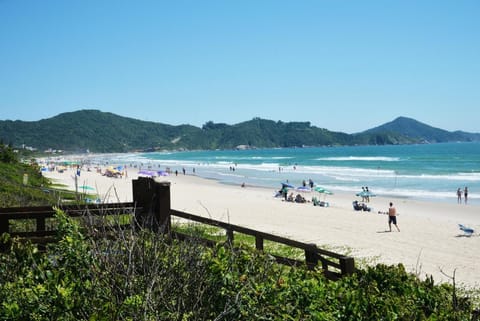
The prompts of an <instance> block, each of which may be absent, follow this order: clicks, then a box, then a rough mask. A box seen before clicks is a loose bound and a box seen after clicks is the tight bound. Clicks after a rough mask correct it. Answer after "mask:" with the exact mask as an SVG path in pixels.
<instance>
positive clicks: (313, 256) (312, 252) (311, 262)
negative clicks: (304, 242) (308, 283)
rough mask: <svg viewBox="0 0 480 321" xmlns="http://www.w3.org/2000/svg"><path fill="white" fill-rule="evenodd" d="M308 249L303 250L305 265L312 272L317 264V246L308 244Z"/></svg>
mask: <svg viewBox="0 0 480 321" xmlns="http://www.w3.org/2000/svg"><path fill="white" fill-rule="evenodd" d="M310 246H311V248H310V249H305V263H307V267H308V269H310V270H313V269H314V268H315V267H316V266H317V264H318V254H317V245H316V244H310Z"/></svg>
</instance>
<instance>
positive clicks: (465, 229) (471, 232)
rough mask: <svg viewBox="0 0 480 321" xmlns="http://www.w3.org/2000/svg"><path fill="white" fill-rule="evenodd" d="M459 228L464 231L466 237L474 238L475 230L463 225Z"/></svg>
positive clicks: (459, 225)
mask: <svg viewBox="0 0 480 321" xmlns="http://www.w3.org/2000/svg"><path fill="white" fill-rule="evenodd" d="M458 228H459V229H460V230H461V231H463V233H464V235H465V236H472V234H473V233H475V230H474V229H473V228H470V227H466V226H465V225H463V224H458Z"/></svg>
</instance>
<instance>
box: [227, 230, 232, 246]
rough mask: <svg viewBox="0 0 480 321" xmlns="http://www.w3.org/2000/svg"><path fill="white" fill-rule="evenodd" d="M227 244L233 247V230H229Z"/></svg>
mask: <svg viewBox="0 0 480 321" xmlns="http://www.w3.org/2000/svg"><path fill="white" fill-rule="evenodd" d="M227 242H228V244H229V245H230V246H232V245H233V230H232V229H228V230H227Z"/></svg>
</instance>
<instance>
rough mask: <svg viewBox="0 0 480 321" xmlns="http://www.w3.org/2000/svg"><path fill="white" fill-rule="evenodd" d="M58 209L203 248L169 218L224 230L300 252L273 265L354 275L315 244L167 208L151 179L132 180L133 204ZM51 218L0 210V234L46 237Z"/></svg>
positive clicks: (343, 259)
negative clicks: (124, 219) (122, 222)
mask: <svg viewBox="0 0 480 321" xmlns="http://www.w3.org/2000/svg"><path fill="white" fill-rule="evenodd" d="M61 209H62V210H63V211H64V212H65V213H67V215H69V216H72V217H82V216H88V217H92V216H93V217H95V216H106V215H119V214H128V213H130V214H131V215H132V216H134V217H135V220H134V221H135V224H139V225H141V226H143V227H148V228H151V229H152V230H154V231H157V232H159V233H165V234H168V235H171V236H172V237H175V238H178V239H192V238H194V239H196V240H199V241H202V242H203V243H204V244H206V245H210V246H213V245H215V241H213V240H210V239H205V238H202V239H200V238H199V237H198V236H193V235H187V234H185V233H180V232H175V231H172V228H171V224H172V217H178V218H181V219H184V220H188V221H193V222H197V223H202V224H206V225H210V226H215V227H217V228H219V229H223V230H224V231H225V236H226V242H227V243H229V244H233V242H234V237H235V233H241V234H245V235H250V236H252V237H253V238H254V239H255V248H256V249H257V250H260V251H264V242H265V241H270V242H274V243H278V244H283V245H285V246H288V247H292V248H296V249H300V250H301V251H303V252H304V256H305V259H304V260H298V259H292V258H287V257H283V256H278V255H274V256H275V258H276V260H277V262H279V263H282V264H287V265H294V266H299V265H303V264H306V265H307V267H308V268H310V269H314V268H316V267H317V266H320V265H321V268H322V270H323V272H324V274H325V276H326V277H327V278H329V279H332V280H335V279H338V278H339V277H341V276H344V275H349V274H352V273H354V271H355V264H354V259H353V258H352V257H349V256H344V255H341V254H338V253H334V252H331V251H328V250H324V249H320V248H318V247H317V246H316V245H315V244H309V243H303V242H299V241H295V240H291V239H288V238H284V237H280V236H276V235H273V234H268V233H264V232H261V231H257V230H253V229H250V228H246V227H242V226H238V225H234V224H229V223H225V222H222V221H217V220H213V219H210V218H206V217H202V216H198V215H193V214H189V213H185V212H181V211H177V210H174V209H171V206H170V183H169V182H157V181H155V180H153V179H151V178H143V177H141V178H138V179H137V180H133V202H128V203H110V204H95V205H93V204H88V205H67V206H62V207H61ZM54 215H55V210H54V209H53V208H52V207H49V206H46V207H21V208H19V207H15V208H1V209H0V235H1V234H2V233H4V232H6V233H10V234H11V235H12V236H19V237H25V238H34V239H38V238H47V237H51V236H52V235H53V234H54V233H55V232H56V231H55V230H54V229H51V228H48V227H47V224H46V220H47V219H49V218H52V217H53V216H54ZM13 220H34V221H35V229H34V230H33V231H12V230H11V228H10V227H11V224H10V221H13Z"/></svg>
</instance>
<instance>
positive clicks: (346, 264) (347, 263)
mask: <svg viewBox="0 0 480 321" xmlns="http://www.w3.org/2000/svg"><path fill="white" fill-rule="evenodd" d="M340 271H341V273H342V276H345V275H350V274H353V272H355V261H354V259H353V257H349V256H344V257H341V258H340Z"/></svg>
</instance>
